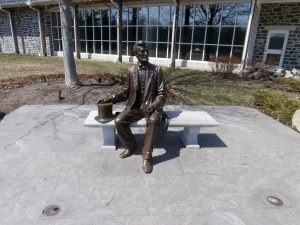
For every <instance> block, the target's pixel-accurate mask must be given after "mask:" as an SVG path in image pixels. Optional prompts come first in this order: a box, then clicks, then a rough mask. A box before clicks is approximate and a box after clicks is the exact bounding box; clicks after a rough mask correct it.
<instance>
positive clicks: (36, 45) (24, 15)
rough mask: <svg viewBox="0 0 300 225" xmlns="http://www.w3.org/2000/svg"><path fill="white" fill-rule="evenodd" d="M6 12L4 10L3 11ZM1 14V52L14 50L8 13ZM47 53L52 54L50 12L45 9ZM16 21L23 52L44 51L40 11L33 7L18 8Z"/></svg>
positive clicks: (37, 52) (21, 51)
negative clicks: (39, 17)
mask: <svg viewBox="0 0 300 225" xmlns="http://www.w3.org/2000/svg"><path fill="white" fill-rule="evenodd" d="M3 13H4V12H3ZM3 13H1V14H0V44H1V47H0V52H14V45H13V38H12V36H11V31H10V21H9V17H8V15H5V14H3ZM43 13H44V24H45V36H46V48H47V54H48V55H52V52H53V48H52V36H51V19H50V12H48V11H43ZM13 16H14V19H15V23H16V33H17V36H18V44H19V50H20V53H21V54H32V55H40V54H41V52H42V48H41V41H40V32H39V21H38V13H37V11H34V10H32V9H24V8H22V9H18V10H16V11H14V12H13Z"/></svg>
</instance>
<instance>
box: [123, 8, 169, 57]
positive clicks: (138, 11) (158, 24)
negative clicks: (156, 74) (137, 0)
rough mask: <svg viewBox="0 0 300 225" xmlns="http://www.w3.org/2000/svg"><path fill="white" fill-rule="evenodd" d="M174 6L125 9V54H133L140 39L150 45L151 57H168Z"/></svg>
mask: <svg viewBox="0 0 300 225" xmlns="http://www.w3.org/2000/svg"><path fill="white" fill-rule="evenodd" d="M173 12H174V6H151V7H139V8H127V9H125V10H124V11H123V49H124V51H123V54H124V55H129V56H132V55H133V52H132V47H133V45H134V43H135V42H136V41H138V40H144V41H146V42H147V43H148V45H149V52H150V57H159V58H168V57H170V50H171V36H172V15H173V14H174V13H173Z"/></svg>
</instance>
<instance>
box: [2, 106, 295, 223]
mask: <svg viewBox="0 0 300 225" xmlns="http://www.w3.org/2000/svg"><path fill="white" fill-rule="evenodd" d="M121 108H122V107H121V106H118V107H116V109H117V110H120V109H121ZM166 109H169V110H174V109H181V110H205V111H207V112H208V113H209V114H210V115H211V116H213V117H214V118H215V119H216V120H217V121H218V122H219V124H220V125H219V127H214V128H205V129H202V130H201V133H200V134H199V142H200V144H201V145H202V147H203V148H202V149H201V150H198V151H191V150H185V149H184V146H183V145H182V143H181V142H180V138H179V135H180V130H179V129H177V130H176V129H173V130H170V131H169V132H168V135H167V137H166V139H165V140H164V141H163V142H162V143H161V144H160V145H159V146H158V147H157V148H155V150H154V158H153V161H154V170H153V173H152V174H150V175H146V174H144V173H143V172H142V168H141V167H142V159H141V155H140V152H137V153H136V154H135V155H133V156H132V157H130V158H127V159H120V158H119V157H118V155H119V154H120V152H121V151H122V149H119V150H117V151H112V152H109V151H100V149H99V143H100V141H101V140H100V136H99V134H100V131H99V129H98V128H89V127H84V126H83V122H84V120H85V118H86V117H87V115H88V114H89V111H90V110H96V106H65V105H55V106H24V107H22V108H19V109H18V110H16V111H14V112H12V113H10V114H9V115H7V116H6V117H5V118H4V119H3V120H2V121H1V122H0V224H1V225H54V224H55V225H244V224H246V225H279V224H280V225H299V224H300V134H299V133H297V132H295V131H294V130H292V129H290V128H288V127H286V126H284V125H282V124H280V123H278V122H277V121H275V120H273V119H271V118H269V117H267V116H265V115H264V114H262V113H260V112H258V111H256V110H254V109H249V108H245V107H217V106H215V107H179V106H178V107H174V106H168V107H166ZM135 132H136V133H137V134H136V136H137V138H138V142H139V146H141V145H142V139H143V135H142V133H143V130H142V129H138V130H135ZM277 198H279V199H277ZM268 200H269V201H268ZM49 205H57V206H58V207H61V211H60V212H59V213H58V215H55V216H46V215H43V214H42V212H43V209H44V208H46V207H47V206H49Z"/></svg>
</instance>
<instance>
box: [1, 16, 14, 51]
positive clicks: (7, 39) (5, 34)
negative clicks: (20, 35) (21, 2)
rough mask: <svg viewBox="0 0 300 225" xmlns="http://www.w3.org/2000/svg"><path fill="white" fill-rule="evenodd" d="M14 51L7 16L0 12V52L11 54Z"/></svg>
mask: <svg viewBox="0 0 300 225" xmlns="http://www.w3.org/2000/svg"><path fill="white" fill-rule="evenodd" d="M14 51H15V47H14V41H13V38H12V35H11V29H10V21H9V15H8V13H6V12H3V11H0V52H9V53H12V52H14Z"/></svg>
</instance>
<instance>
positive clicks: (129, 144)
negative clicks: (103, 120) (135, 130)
mask: <svg viewBox="0 0 300 225" xmlns="http://www.w3.org/2000/svg"><path fill="white" fill-rule="evenodd" d="M141 118H143V115H142V114H141V113H140V112H139V111H138V110H133V109H125V110H124V111H123V112H121V113H120V114H119V115H118V116H117V117H116V118H115V125H116V130H117V132H118V137H119V140H120V141H121V143H122V144H123V145H124V146H125V148H127V149H128V150H130V151H132V152H133V151H134V150H135V149H136V147H137V144H136V140H135V137H134V135H133V134H132V132H131V129H130V127H129V126H130V124H131V123H133V122H135V121H138V120H140V119H141Z"/></svg>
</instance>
